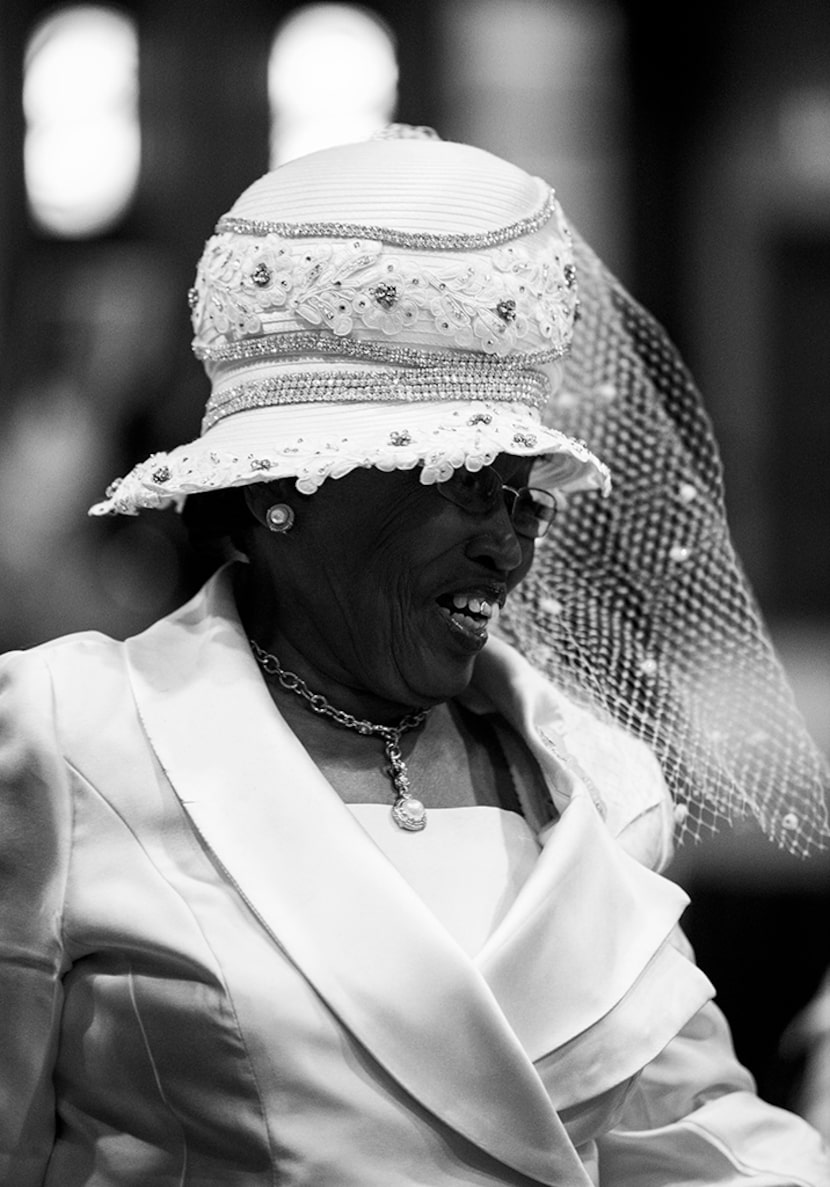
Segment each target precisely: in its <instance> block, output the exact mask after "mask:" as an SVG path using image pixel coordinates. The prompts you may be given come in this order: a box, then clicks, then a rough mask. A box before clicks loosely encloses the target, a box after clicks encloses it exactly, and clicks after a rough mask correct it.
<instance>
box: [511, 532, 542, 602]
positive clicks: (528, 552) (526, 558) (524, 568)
mask: <svg viewBox="0 0 830 1187" xmlns="http://www.w3.org/2000/svg"><path fill="white" fill-rule="evenodd" d="M518 540H519V544H520V545H521V549H522V563H521V564H520V565H519V567H518V568H517V569H514V570H513V572H512V573H511V574H510V577H509V579H508V582H507V589H508V592H510V591H511V590H514V589H515V588H516V586H517V585H518V584H519V582H520V581H523V580H524V578H525V577H527V575H528V573H529V572H530V569H531V566H532V565H533V558H534V556H535V553H536V544H535V542H534V541H533V540H527V539H525V538H524V537H523V536H519V537H518Z"/></svg>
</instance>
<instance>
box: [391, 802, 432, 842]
mask: <svg viewBox="0 0 830 1187" xmlns="http://www.w3.org/2000/svg"><path fill="white" fill-rule="evenodd" d="M392 819H393V820H394V821H395V824H397V826H398V828H402V829H405V830H406V831H407V832H410V833H419V832H420V831H421V829H423V828H426V826H427V811H426V808H425V807H424V805H423V804H422V803H421V801H420V800H416V799H413V798H412V797H411V796H402V795H401V796H398V798H397V799H396V800H395V803H394V804H393V805H392Z"/></svg>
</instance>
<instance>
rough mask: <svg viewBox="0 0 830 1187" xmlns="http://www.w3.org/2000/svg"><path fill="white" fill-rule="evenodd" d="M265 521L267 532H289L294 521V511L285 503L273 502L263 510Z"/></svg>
mask: <svg viewBox="0 0 830 1187" xmlns="http://www.w3.org/2000/svg"><path fill="white" fill-rule="evenodd" d="M265 523H266V526H267V528H268V531H269V532H280V533H284V532H290V531H291V527H292V525H293V523H294V512H293V510H292V509H291V508H290V507H289V506H288V504H287V503H274V505H273V507H269V508H268V510H267V511H266V512H265Z"/></svg>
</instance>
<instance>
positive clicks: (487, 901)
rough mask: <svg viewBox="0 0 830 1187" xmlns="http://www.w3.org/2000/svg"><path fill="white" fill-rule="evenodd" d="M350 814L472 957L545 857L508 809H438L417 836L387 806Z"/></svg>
mask: <svg viewBox="0 0 830 1187" xmlns="http://www.w3.org/2000/svg"><path fill="white" fill-rule="evenodd" d="M349 809H350V811H351V812H352V814H353V816H354V817H355V819H356V820H357V821H358V823H359V824H360V825H361V826H362V827H363V828H364V829H365V831H366V832H367V833H368V834H369V836H370V837H371V838H372V840H373V841H374V842H375V844H376V845H377V846H378V848H379V849H380V850H381V851H382V852H383V853H384V854H385V855H386V857H388V859H389V861H390V862H391V863H392V865H393V866H395V868H396V869H397V870H398V872H399V873H400V874H401V876H402V877H403V878H404V879H405V880H406V881H407V882H408V883H409V885H410V886H411V887H412V889H413V890H414V891H415V892H416V894H418V895H419V896H420V898H421V899H422V900H423V901H424V903H425V904H426V905H427V906H428V907H429V909H430V910H431V911H432V913H433V914H434V915H435V916H436V918H437V919H438V920H439V922H440V923H442V924H443V926H444V927H445V928H446V929H447V931H448V932H449V933H450V935H451V936H452V937H453V939H454V940H455V941H456V943H457V944H458V945H459V946H460V947H461V948H463V950H464V951H465V952H466V953H467V955H468V956H471V957H475V956H476V955H477V954H478V953H479V952H480V950H481V948H482V947H483V946H484V944H485V942H486V941H487V940H488V939H489V937H490V935H491V934H492V932H493V931H494V930H495V928H496V927H497V926H498V924H499V923H500V922H501V921H502V919H503V918H504V916H505V915H506V914H507V912H508V911H509V909H510V907H511V906H512V905H513V902H514V901H515V899H516V896H517V895H518V893H519V891H520V889H521V888H522V886H523V885H524V883H525V881H526V880H527V878H528V877H529V875H530V873H531V871H532V870H533V867H534V865H535V864H536V861H537V859H538V857H539V853H540V852H541V846H540V844H539V842H538V841H537V839H536V836H535V834H534V833H533V831H532V830H531V828H530V827H529V825H528V824H527V822H526V821H525V820H524V818H523V817H521V816H519V814H518V813H517V812H507V811H505V810H504V809H502V808H495V807H485V806H475V807H464V808H433V809H431V810H430V811H429V814H428V823H427V827H426V828H425V829H423V830H422V831H421V832H418V833H412V832H405V831H404V830H403V829H401V828H399V827H398V826H397V825H396V824H395V822H394V821H393V819H392V814H391V812H390V810H389V808H388V807H386V805H384V804H349Z"/></svg>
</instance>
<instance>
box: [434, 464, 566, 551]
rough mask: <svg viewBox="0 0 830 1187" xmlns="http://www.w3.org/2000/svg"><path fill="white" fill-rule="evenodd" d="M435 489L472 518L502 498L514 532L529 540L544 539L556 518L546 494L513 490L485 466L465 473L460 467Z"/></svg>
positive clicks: (531, 489) (551, 499) (550, 497)
mask: <svg viewBox="0 0 830 1187" xmlns="http://www.w3.org/2000/svg"><path fill="white" fill-rule="evenodd" d="M437 490H438V493H439V494H440V495H443V497H444V498H445V499H449V501H450V502H451V503H455V504H456V506H458V507H461V508H462V509H463V510H464V511H468V512H470V514H472V515H489V514H490V513H491V512H493V511H494V510H495V509H496V508H497V507H498V506H499V505H500V503H501V500H502V499H504V502H505V504H506V506H507V510H508V512H509V514H510V519H511V522H512V524H513V528H514V530H515V531H516V532H517V533H518V535H520V536H525V537H527V538H528V539H530V540H538V539H539V537H540V536H544V534H545V532H546V531H547V530H548V528H549V527H550V525H551V523H552V522H553V518H554V516H555V515H556V500H555V499H554V497H553V495H552V494H551V493H550V492H549V491H546V490H541V489H539V488H538V487H529V486H523V487H522V488H521V490H518V491H516V490H513V488H512V487H510V486H505V485H504V484H503V483H502V480H501V479H500V478H499V476H498V474H497V473H496V471H495V470H492V469H489V468H487V467H485V468H484V469H482V470H467V469H465V468H464V467H463V466H461V467H460V468H459V469H457V470H456V471H455V472H454V474H453V476H452V478H448V479H447V481H446V482H439V483H438V485H437Z"/></svg>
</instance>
